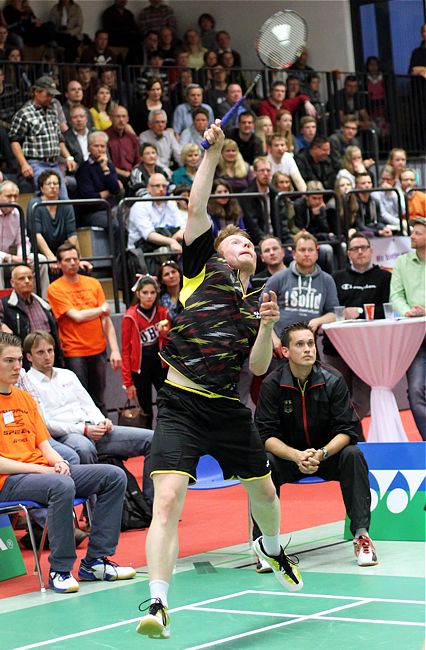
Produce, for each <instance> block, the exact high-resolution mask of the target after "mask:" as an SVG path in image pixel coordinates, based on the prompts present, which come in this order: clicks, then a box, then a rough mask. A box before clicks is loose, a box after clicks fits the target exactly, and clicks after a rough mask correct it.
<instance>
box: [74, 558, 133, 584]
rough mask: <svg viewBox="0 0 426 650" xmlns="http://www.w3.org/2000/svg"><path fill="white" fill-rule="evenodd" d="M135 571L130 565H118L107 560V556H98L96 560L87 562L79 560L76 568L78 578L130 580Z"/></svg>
mask: <svg viewBox="0 0 426 650" xmlns="http://www.w3.org/2000/svg"><path fill="white" fill-rule="evenodd" d="M135 575H136V571H135V570H134V568H133V567H130V566H118V564H116V563H115V562H112V561H111V560H108V558H107V557H98V559H97V560H95V561H94V562H92V564H88V563H87V561H86V560H81V563H80V568H79V570H78V577H79V578H80V580H89V581H90V580H107V581H113V580H130V578H134V577H135Z"/></svg>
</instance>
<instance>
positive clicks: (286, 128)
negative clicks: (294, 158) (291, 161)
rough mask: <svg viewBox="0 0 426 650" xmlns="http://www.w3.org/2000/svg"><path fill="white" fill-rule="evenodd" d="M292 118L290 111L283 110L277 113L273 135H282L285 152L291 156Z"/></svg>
mask: <svg viewBox="0 0 426 650" xmlns="http://www.w3.org/2000/svg"><path fill="white" fill-rule="evenodd" d="M292 126H293V116H292V114H291V113H290V111H287V110H286V109H285V108H283V109H282V110H281V111H278V113H277V118H276V120H275V133H279V134H280V135H283V136H284V137H285V139H286V141H287V151H288V152H289V153H291V154H293V152H294V142H293V133H292V130H291V128H292Z"/></svg>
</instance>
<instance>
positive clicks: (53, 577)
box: [49, 571, 79, 594]
mask: <svg viewBox="0 0 426 650" xmlns="http://www.w3.org/2000/svg"><path fill="white" fill-rule="evenodd" d="M49 587H50V588H51V589H53V591H56V592H57V593H58V594H72V593H73V592H75V591H78V590H79V584H78V582H77V580H76V579H75V578H74V576H73V575H72V574H71V573H70V572H69V571H51V572H50V573H49Z"/></svg>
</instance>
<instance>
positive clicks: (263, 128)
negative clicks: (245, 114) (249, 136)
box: [254, 115, 274, 156]
mask: <svg viewBox="0 0 426 650" xmlns="http://www.w3.org/2000/svg"><path fill="white" fill-rule="evenodd" d="M273 132H274V125H273V124H272V120H271V118H270V117H269V116H268V115H260V116H259V117H256V120H255V123H254V134H255V135H257V137H258V138H259V140H260V141H261V143H262V146H263V155H264V156H266V153H267V147H266V138H267V137H268V136H269V135H272V134H273Z"/></svg>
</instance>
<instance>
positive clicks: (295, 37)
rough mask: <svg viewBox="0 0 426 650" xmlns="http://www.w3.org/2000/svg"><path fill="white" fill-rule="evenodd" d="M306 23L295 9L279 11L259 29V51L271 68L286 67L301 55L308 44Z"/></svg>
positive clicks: (257, 46)
mask: <svg viewBox="0 0 426 650" xmlns="http://www.w3.org/2000/svg"><path fill="white" fill-rule="evenodd" d="M306 39H307V28H306V23H305V21H304V20H303V18H301V16H299V14H296V13H295V12H293V11H288V12H285V11H283V12H278V13H277V14H274V15H273V16H271V18H269V19H268V20H267V21H266V22H265V23H264V24H263V26H262V28H261V29H260V31H259V34H258V38H257V45H256V49H257V53H258V56H259V58H260V60H261V61H262V63H264V64H265V65H266V66H268V67H269V68H286V67H288V66H289V65H291V64H292V63H293V62H294V61H295V60H296V59H297V57H298V56H299V55H300V53H301V51H302V49H303V47H304V46H305V45H306Z"/></svg>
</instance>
